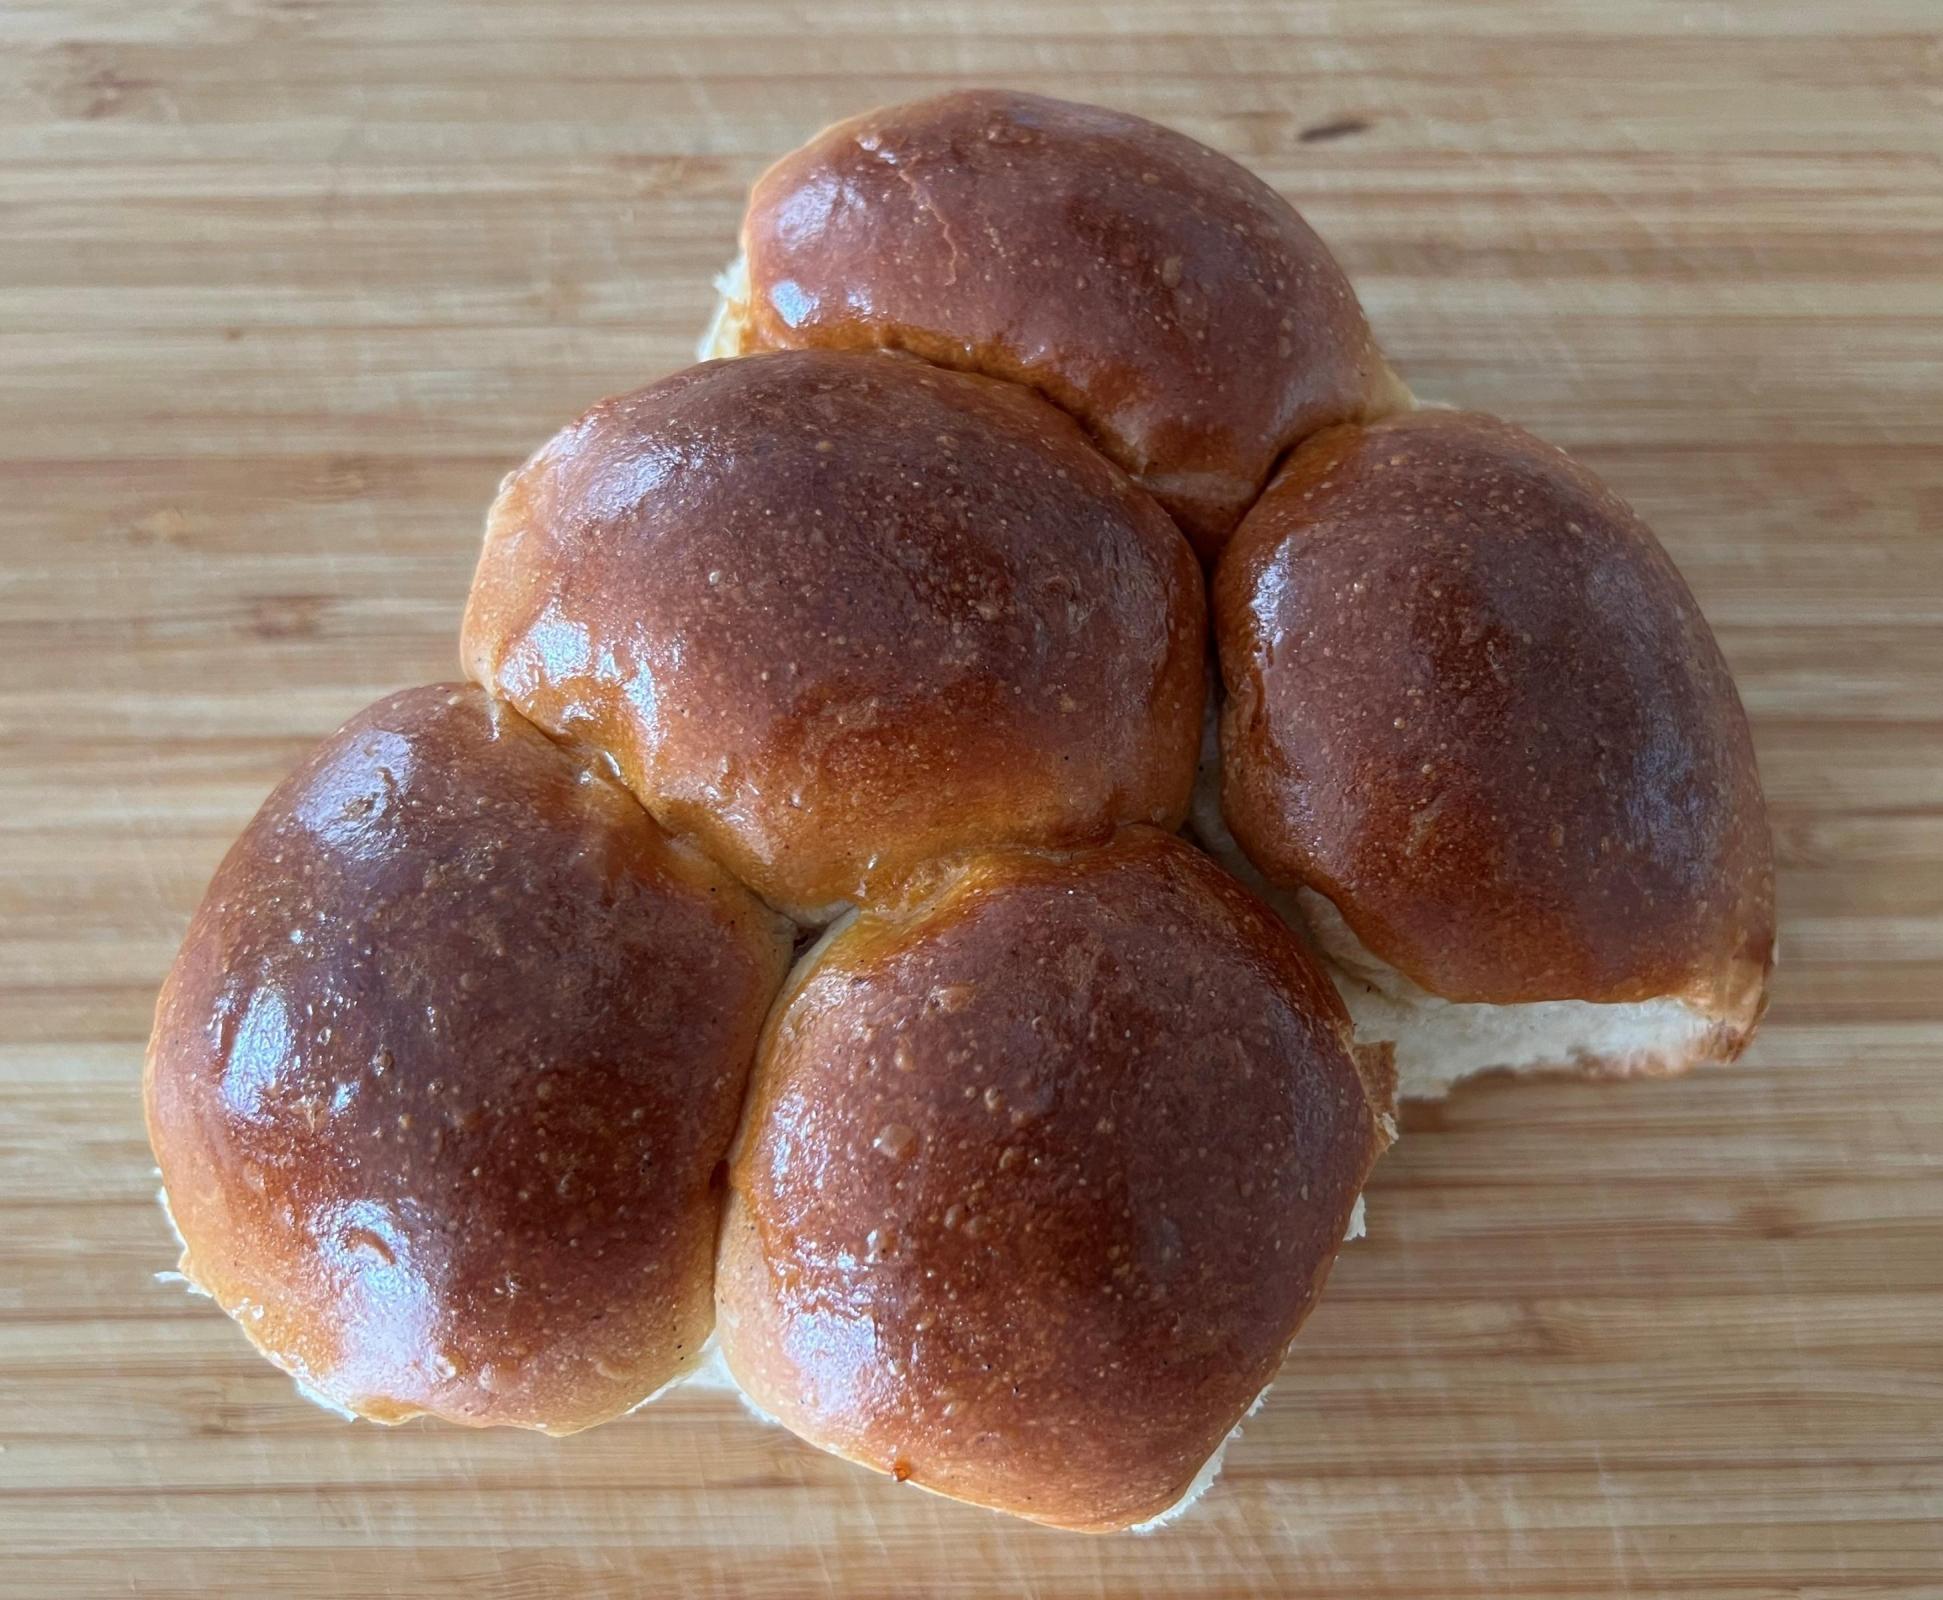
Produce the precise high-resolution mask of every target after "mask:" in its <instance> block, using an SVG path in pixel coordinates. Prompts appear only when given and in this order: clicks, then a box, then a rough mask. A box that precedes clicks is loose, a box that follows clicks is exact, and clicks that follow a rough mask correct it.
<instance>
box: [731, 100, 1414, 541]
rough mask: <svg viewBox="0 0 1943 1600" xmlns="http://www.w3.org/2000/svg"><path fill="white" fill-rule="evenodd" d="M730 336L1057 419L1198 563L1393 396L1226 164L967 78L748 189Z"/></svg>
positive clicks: (1306, 262) (1332, 264) (863, 120)
mask: <svg viewBox="0 0 1943 1600" xmlns="http://www.w3.org/2000/svg"><path fill="white" fill-rule="evenodd" d="M743 246H744V250H745V252H746V256H747V264H748V273H747V285H746V291H745V292H746V299H745V300H744V301H743V303H742V305H741V307H740V309H739V315H736V314H735V312H734V311H732V313H731V315H732V319H733V320H736V321H738V322H739V323H740V327H739V339H740V348H741V349H743V350H752V349H758V350H759V349H788V348H804V347H814V346H821V347H835V348H851V349H855V348H869V347H888V348H895V349H901V350H908V351H911V352H912V353H914V354H917V355H920V356H923V357H924V358H925V359H926V360H929V361H935V362H938V363H940V364H942V365H946V366H952V367H958V368H962V369H967V370H972V371H977V372H983V373H987V374H990V375H991V376H994V377H1001V378H1007V379H1012V380H1015V381H1018V382H1021V383H1025V384H1028V385H1030V386H1032V387H1033V388H1036V389H1038V390H1040V391H1041V392H1042V393H1044V394H1046V395H1047V396H1048V397H1050V398H1051V399H1053V400H1054V401H1056V402H1057V403H1058V404H1059V405H1061V406H1062V407H1064V408H1065V409H1066V410H1068V411H1070V412H1071V413H1072V414H1073V415H1074V416H1075V417H1077V418H1078V419H1079V420H1080V421H1081V422H1082V423H1083V424H1084V425H1085V426H1086V428H1087V429H1088V430H1089V432H1091V433H1092V435H1093V436H1094V437H1095V438H1096V439H1097V440H1098V442H1099V444H1100V446H1101V448H1102V449H1104V450H1105V451H1106V452H1107V454H1108V455H1110V456H1111V457H1112V458H1113V460H1114V461H1116V462H1117V463H1118V464H1119V465H1120V466H1122V467H1123V468H1125V469H1126V470H1127V471H1128V472H1130V473H1132V474H1133V475H1134V476H1135V477H1136V478H1138V479H1139V480H1140V481H1141V482H1142V483H1143V484H1144V485H1146V487H1147V488H1148V489H1150V490H1151V491H1152V492H1153V493H1154V495H1155V496H1156V497H1157V498H1158V499H1159V500H1160V502H1161V503H1162V504H1163V505H1164V506H1165V507H1166V508H1167V509H1168V511H1169V512H1170V513H1172V514H1173V515H1174V517H1175V518H1176V519H1177V520H1178V521H1179V522H1180V524H1181V526H1182V527H1183V529H1184V530H1186V532H1187V533H1188V534H1189V536H1190V537H1191V538H1192V539H1193V541H1194V543H1195V545H1196V548H1197V549H1198V550H1199V551H1200V552H1201V553H1202V555H1203V557H1204V558H1207V559H1212V558H1213V556H1214V555H1215V554H1216V553H1217V552H1218V551H1219V549H1220V547H1221V545H1222V543H1223V542H1224V541H1225V539H1226V538H1227V536H1228V534H1229V532H1230V531H1231V530H1232V529H1233V527H1234V525H1235V523H1236V521H1237V520H1238V519H1239V518H1240V516H1241V514H1242V513H1243V512H1244V511H1245V510H1246V509H1247V507H1248V505H1249V504H1250V503H1251V502H1252V501H1253V500H1254V498H1255V496H1256V495H1257V494H1258V493H1259V492H1260V490H1261V487H1262V485H1263V483H1264V482H1265V481H1266V480H1267V477H1268V475H1269V472H1270V470H1271V469H1272V468H1273V466H1274V463H1275V461H1276V459H1277V457H1278V456H1279V455H1280V454H1281V453H1282V452H1283V451H1284V450H1285V449H1287V447H1288V446H1289V445H1291V444H1293V443H1294V442H1295V441H1296V440H1298V439H1301V438H1303V437H1305V436H1306V435H1307V434H1309V433H1311V432H1313V431H1315V430H1316V429H1318V428H1321V427H1324V426H1327V425H1328V424H1330V423H1334V422H1342V421H1346V420H1349V419H1352V418H1357V417H1361V416H1364V415H1367V414H1370V413H1371V412H1372V411H1373V410H1382V409H1387V408H1389V407H1391V406H1394V405H1395V404H1396V403H1398V401H1399V400H1400V399H1401V398H1403V390H1402V388H1401V386H1400V385H1399V384H1398V383H1397V382H1396V380H1395V379H1394V377H1392V376H1391V374H1390V373H1389V371H1388V368H1387V367H1386V366H1385V365H1384V362H1383V359H1382V357H1381V355H1380V354H1379V353H1378V352H1377V349H1376V346H1375V343H1374V341H1373V340H1372V338H1371V335H1370V331H1369V327H1368V325H1367V323H1366V322H1365V321H1364V318H1363V313H1362V310H1361V308H1360V307H1359V306H1358V305H1357V303H1356V296H1355V294H1354V292H1353V291H1352V290H1351V288H1350V285H1349V280H1348V278H1347V277H1346V276H1345V275H1344V273H1343V271H1342V269H1341V268H1340V267H1339V266H1338V265H1337V264H1336V261H1335V259H1334V258H1333V257H1332V256H1331V255H1330V254H1329V251H1328V248H1327V247H1326V246H1325V245H1324V244H1323V243H1322V241H1321V240H1320V239H1319V238H1317V237H1316V235H1315V234H1314V233H1313V232H1312V231H1311V230H1310V228H1309V227H1308V225H1307V224H1306V223H1305V222H1303V220H1302V219H1301V217H1299V216H1298V215H1297V214H1296V212H1295V211H1294V209H1293V208H1292V207H1290V205H1289V204H1288V202H1287V201H1285V200H1283V199H1282V197H1281V196H1280V195H1278V194H1277V193H1276V192H1275V191H1274V190H1273V189H1271V188H1269V186H1268V185H1267V184H1265V183H1263V182H1262V181H1261V180H1260V179H1259V178H1257V177H1255V176H1254V175H1253V174H1252V173H1250V172H1248V171H1246V170H1245V169H1243V168H1242V167H1240V166H1238V165H1237V164H1236V163H1234V162H1233V161H1230V160H1229V159H1228V158H1227V157H1225V156H1222V155H1219V154H1217V153H1216V152H1215V151H1212V150H1210V149H1208V148H1207V147H1206V146H1204V145H1201V144H1198V143H1196V142H1195V141H1194V140H1192V139H1189V138H1187V137H1185V136H1184V135H1182V134H1179V133H1175V132H1173V131H1172V130H1170V129H1167V128H1162V127H1157V126H1156V125H1155V124H1153V123H1151V122H1147V121H1144V120H1143V119H1141V118H1139V117H1133V116H1128V115H1125V114H1124V113H1121V112H1115V111H1108V110H1105V109H1102V108H1100V107H1097V106H1084V105H1074V104H1071V103H1069V102H1065V101H1060V100H1052V99H1046V98H1044V97H1041V96H1038V95H1028V94H1013V93H1009V92H1005V91H1000V90H989V89H984V90H971V91H967V92H963V93H957V94H947V95H941V96H938V97H937V98H935V99H930V100H921V101H916V102H913V103H911V104H908V105H901V106H892V107H889V108H886V109H884V110H880V111H874V112H870V113H868V114H867V115H864V116H861V117H856V118H853V119H852V120H850V121H848V122H842V123H838V124H837V125H836V126H835V127H832V128H830V129H828V130H827V131H825V132H824V133H823V134H821V135H819V136H818V137H817V138H815V139H813V140H812V141H811V142H810V143H809V144H808V145H806V146H804V148H803V149H801V150H799V151H796V152H795V153H794V154H792V155H789V156H786V157H784V158H783V160H781V161H779V162H778V163H777V164H776V165H775V166H774V167H772V168H771V169H770V170H769V172H768V173H767V174H765V175H764V177H763V178H762V179H761V180H760V181H759V182H758V183H757V185H756V187H755V191H754V193H753V195H752V196H751V199H750V205H749V212H748V216H747V218H746V220H745V223H744V230H743Z"/></svg>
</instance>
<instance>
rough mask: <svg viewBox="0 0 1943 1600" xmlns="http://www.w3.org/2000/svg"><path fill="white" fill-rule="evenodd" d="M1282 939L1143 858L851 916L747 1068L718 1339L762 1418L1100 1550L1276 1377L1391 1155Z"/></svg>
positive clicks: (1343, 1033) (968, 882)
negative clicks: (1378, 1166) (1362, 1199)
mask: <svg viewBox="0 0 1943 1600" xmlns="http://www.w3.org/2000/svg"><path fill="white" fill-rule="evenodd" d="M1347 1035H1348V1023H1347V1019H1346V1018H1345V1016H1344V1015H1343V1013H1342V1011H1341V1009H1340V1007H1339V1004H1338V1002H1337V999H1336V996H1335V993H1334V991H1333V990H1332V989H1331V987H1330V985H1329V983H1328V980H1327V979H1326V978H1324V977H1323V976H1322V975H1321V974H1320V973H1319V972H1318V971H1317V969H1316V968H1315V967H1314V966H1313V965H1311V963H1310V962H1309V960H1308V959H1307V957H1306V956H1304V954H1303V953H1302V950H1301V947H1300V945H1299V944H1298V942H1297V941H1296V939H1295V938H1294V936H1293V935H1292V934H1291V933H1290V932H1289V931H1288V929H1287V928H1286V927H1284V926H1283V925H1282V924H1281V923H1280V922H1279V921H1277V920H1276V918H1275V917H1274V916H1273V915H1272V914H1271V913H1270V912H1269V911H1268V910H1267V909H1266V908H1265V907H1264V906H1263V905H1262V904H1261V903H1260V902H1259V901H1257V900H1256V899H1255V898H1254V897H1253V896H1251V895H1250V894H1248V893H1247V891H1246V890H1244V889H1242V888H1241V886H1240V885H1239V884H1237V883H1235V881H1234V880H1233V879H1231V878H1229V877H1228V876H1227V875H1226V874H1224V873H1223V872H1221V871H1220V869H1219V868H1217V867H1215V866H1214V865H1213V864H1212V863H1211V862H1210V861H1209V860H1208V859H1207V858H1206V857H1205V856H1203V855H1201V854H1200V853H1199V852H1198V851H1195V850H1194V849H1192V848H1191V847H1189V846H1187V845H1185V844H1183V843H1181V842H1180V841H1179V840H1178V839H1175V838H1172V837H1169V836H1167V835H1163V834H1160V833H1157V832H1155V831H1153V830H1151V829H1145V828H1140V829H1130V830H1128V831H1127V832H1126V833H1123V834H1121V835H1120V836H1119V837H1118V838H1117V839H1116V840H1115V841H1113V842H1112V843H1111V844H1110V845H1109V846H1107V847H1105V848H1102V849H1099V850H1094V851H1086V852H1080V853H1075V854H1071V855H1063V856H1062V855H1047V854H1038V853H1033V852H1027V851H1005V852H998V853H993V854H989V855H985V856H980V857H976V858H973V859H971V860H969V861H967V862H963V863H960V864H958V865H957V866H956V867H954V868H950V869H945V870H944V871H942V873H941V876H940V877H939V879H938V880H937V881H935V882H934V883H933V884H932V885H931V886H930V892H929V893H928V894H924V895H920V896H918V897H915V898H914V899H913V900H912V901H911V902H910V903H908V904H906V905H904V906H901V907H893V908H887V909H884V910H882V911H868V912H866V913H864V914H863V916H862V917H861V919H860V920H858V921H857V922H855V923H853V924H851V925H849V926H848V927H846V928H845V929H843V930H842V931H840V932H838V933H836V934H835V935H834V936H833V937H832V939H831V940H830V942H829V943H828V945H827V946H826V947H825V948H824V949H823V950H822V952H821V953H820V956H818V957H814V958H812V961H811V963H810V965H809V967H808V970H807V972H805V973H802V974H800V981H799V983H798V986H797V987H796V988H795V989H794V991H793V993H792V995H791V998H790V999H789V1001H788V1003H787V1005H786V1007H784V1008H781V1009H780V1010H779V1013H778V1016H777V1017H776V1018H775V1019H774V1020H772V1022H771V1024H770V1028H769V1030H768V1032H767V1033H766V1035H765V1038H764V1044H763V1049H762V1053H761V1058H760V1061H759V1065H758V1067H757V1073H756V1077H755V1080H754V1082H753V1084H752V1087H751V1094H750V1104H749V1108H748V1111H747V1113H746V1115H745V1121H744V1127H743V1132H742V1134H741V1135H740V1136H739V1138H738V1141H737V1147H736V1154H735V1155H734V1157H733V1158H732V1171H731V1177H730V1186H731V1198H730V1204H729V1215H728V1218H727V1220H726V1222H725V1225H724V1231H723V1243H722V1252H721V1256H720V1258H719V1260H718V1264H717V1279H716V1283H717V1300H718V1308H719V1312H720V1322H719V1332H720V1336H721V1339H722V1343H723V1349H724V1353H725V1354H726V1355H727V1357H728V1361H729V1365H730V1368H731V1369H732V1370H733V1371H734V1373H735V1374H736V1376H737V1378H738V1379H739V1380H740V1381H741V1382H742V1384H743V1385H744V1387H745V1388H746V1389H747V1390H748V1391H749V1394H750V1395H751V1397H752V1398H753V1399H754V1400H755V1402H756V1403H757V1404H758V1405H760V1406H762V1407H763V1408H765V1409H766V1410H768V1411H770V1412H772V1413H773V1414H774V1415H776V1416H777V1417H778V1418H780V1419H781V1420H782V1421H783V1422H784V1423H786V1424H787V1425H788V1426H789V1427H790V1428H792V1429H794V1430H795V1431H796V1432H797V1433H799V1434H801V1435H802V1436H803V1437H804V1438H806V1439H808V1440H810V1441H811V1442H812V1443H815V1444H818V1445H821V1446H822V1447H824V1448H825V1449H828V1450H833V1451H835V1452H837V1453H838V1454H840V1455H843V1456H846V1457H849V1458H850V1459H852V1460H855V1461H858V1462H861V1463H862V1464H864V1465H866V1466H870V1467H874V1468H876V1469H878V1470H879V1471H884V1472H891V1473H894V1474H896V1475H897V1476H898V1477H900V1478H908V1479H910V1480H912V1481H913V1482H916V1483H919V1484H921V1485H923V1486H924V1487H926V1488H928V1489H935V1490H937V1491H939V1492H941V1493H944V1494H948V1495H951V1496H954V1497H956V1498H959V1499H964V1500H970V1501H974V1502H976V1503H979V1504H982V1505H987V1506H992V1507H996V1508H998V1509H1000V1510H1005V1511H1010V1512H1014V1513H1017V1514H1018V1515H1021V1516H1025V1517H1031V1518H1034V1519H1036V1520H1038V1521H1041V1522H1049V1523H1054V1524H1057V1525H1060V1526H1063V1527H1073V1528H1092V1529H1109V1528H1117V1527H1123V1526H1126V1525H1128V1524H1130V1523H1133V1522H1138V1521H1141V1520H1143V1519H1145V1518H1148V1517H1151V1516H1153V1515H1155V1514H1156V1513H1158V1512H1160V1511H1161V1510H1163V1509H1165V1508H1166V1507H1167V1506H1169V1505H1170V1504H1172V1503H1173V1502H1174V1501H1175V1500H1177V1499H1179V1498H1180V1496H1181V1495H1182V1493H1183V1492H1184V1491H1185V1490H1186V1488H1187V1486H1188V1484H1189V1482H1190V1481H1191V1480H1192V1478H1193V1477H1194V1474H1195V1473H1196V1471H1197V1470H1198V1469H1199V1468H1200V1466H1201V1464H1202V1463H1203V1462H1204V1461H1205V1460H1206V1459H1207V1457H1208V1456H1209V1455H1210V1454H1211V1453H1212V1452H1213V1450H1214V1449H1215V1447H1216V1446H1217V1445H1218V1444H1219V1443H1220V1442H1221V1440H1222V1438H1223V1437H1224V1436H1225V1435H1226V1434H1227V1432H1228V1430H1229V1429H1230V1428H1232V1427H1233V1426H1234V1424H1235V1422H1236V1421H1237V1420H1238V1419H1239V1418H1240V1417H1241V1415H1242V1414H1243V1412H1244V1411H1246V1409H1247V1408H1248V1406H1249V1405H1250V1404H1251V1403H1252V1402H1253V1401H1254V1399H1255V1397H1256V1395H1257V1394H1258V1393H1259V1392H1260V1391H1261V1389H1262V1388H1263V1387H1264V1385H1266V1384H1267V1383H1268V1381H1269V1379H1270V1378H1271V1377H1272V1376H1273V1375H1274V1372H1275V1369H1276V1366H1277V1364H1278V1363H1279V1362H1280V1360H1281V1358H1282V1353H1283V1350H1284V1349H1285V1347H1286V1346H1287V1344H1288V1341H1289V1340H1290V1338H1291V1337H1293V1335H1294V1334H1295V1332H1296V1329H1297V1328H1298V1326H1299V1325H1300V1323H1301V1321H1302V1319H1303V1316H1304V1315H1305V1314H1306V1312H1307V1310H1308V1308H1309V1306H1310V1303H1311V1301H1312V1300H1313V1298H1314V1296H1315V1295H1316V1293H1317V1292H1318V1290H1319V1289H1320V1287H1321V1284H1322V1279H1323V1277H1324V1275H1325V1274H1326V1272H1327V1271H1328V1268H1329V1266H1330V1264H1331V1263H1332V1261H1333V1260H1334V1257H1335V1254H1336V1250H1337V1248H1338V1246H1339V1245H1340V1244H1341V1242H1342V1238H1343V1231H1344V1227H1345V1225H1346V1223H1347V1220H1348V1217H1349V1214H1350V1210H1351V1207H1352V1205H1353V1203H1354V1200H1355V1197H1356V1194H1357V1192H1358V1190H1359V1189H1360V1188H1361V1186H1362V1183H1363V1179H1364V1176H1365V1174H1366V1172H1367V1171H1368V1169H1369V1166H1370V1164H1371V1162H1372V1161H1373V1160H1374V1158H1375V1156H1376V1154H1377V1152H1378V1149H1379V1147H1380V1136H1379V1133H1378V1131H1377V1127H1376V1123H1375V1119H1374V1117H1373V1115H1372V1111H1371V1108H1370V1106H1369V1104H1368V1102H1367V1100H1366V1099H1365V1096H1364V1091H1363V1088H1362V1085H1361V1083H1360V1082H1359V1080H1358V1078H1357V1074H1356V1069H1355V1067H1354V1065H1353V1064H1352V1062H1351V1059H1350V1055H1349V1051H1348V1048H1347V1046H1346V1039H1347Z"/></svg>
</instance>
